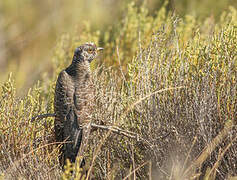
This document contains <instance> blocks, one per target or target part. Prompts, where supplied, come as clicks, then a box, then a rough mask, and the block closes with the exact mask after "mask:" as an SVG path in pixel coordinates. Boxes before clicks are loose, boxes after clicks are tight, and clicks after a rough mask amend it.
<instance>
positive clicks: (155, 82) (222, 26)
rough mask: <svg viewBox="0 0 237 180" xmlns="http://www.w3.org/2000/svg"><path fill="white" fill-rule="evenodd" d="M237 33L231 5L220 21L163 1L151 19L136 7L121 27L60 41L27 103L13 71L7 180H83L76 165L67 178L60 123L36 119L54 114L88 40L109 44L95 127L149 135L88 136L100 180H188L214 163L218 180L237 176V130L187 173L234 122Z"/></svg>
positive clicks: (100, 71) (4, 131)
mask: <svg viewBox="0 0 237 180" xmlns="http://www.w3.org/2000/svg"><path fill="white" fill-rule="evenodd" d="M236 27H237V11H236V9H235V8H233V7H230V9H229V11H227V12H223V14H222V16H221V18H220V21H218V22H215V19H214V18H212V17H209V18H206V19H205V20H204V21H200V20H199V19H197V18H195V17H193V16H190V15H189V16H188V15H187V16H185V17H184V18H178V17H177V16H175V15H171V13H168V12H166V5H165V6H163V7H162V8H161V9H160V10H159V11H158V12H157V13H156V14H155V15H154V16H151V15H150V14H149V11H148V9H147V8H145V5H142V6H141V7H140V8H138V7H137V6H135V4H134V3H131V4H129V5H128V7H127V10H126V13H125V15H124V18H123V21H122V22H121V23H120V24H118V25H115V26H112V27H111V28H110V29H108V30H105V32H102V31H94V30H93V29H92V28H91V26H90V24H89V23H85V24H84V29H83V31H80V32H78V31H77V30H76V31H75V33H73V34H70V33H69V34H64V35H62V37H61V39H60V40H59V41H58V42H57V45H56V47H55V49H54V54H53V57H52V74H53V75H50V74H49V73H47V72H45V73H44V74H42V76H41V77H42V78H41V79H42V81H40V82H38V83H37V84H36V85H34V86H33V87H32V88H31V89H29V90H28V93H27V94H26V95H25V96H24V97H18V96H17V95H16V91H17V87H16V86H15V85H14V79H13V78H12V75H11V74H10V76H9V79H8V80H7V81H6V82H5V83H3V84H2V85H1V89H0V114H1V116H0V142H1V145H0V174H1V176H0V178H2V177H5V178H8V179H11V178H16V177H18V178H22V179H47V178H48V179H59V178H62V179H70V178H71V176H72V175H74V177H75V176H76V177H77V178H78V179H79V178H80V176H82V174H83V173H82V170H81V169H79V168H78V167H77V166H74V165H71V164H70V163H68V165H67V166H66V170H65V172H64V173H62V172H61V170H60V167H59V163H58V161H57V156H58V148H56V145H55V143H54V138H53V118H47V119H44V120H36V121H34V122H31V118H32V117H33V116H35V115H37V114H44V113H53V96H54V86H55V81H56V78H57V74H58V73H59V72H60V71H61V70H62V69H63V68H65V67H66V66H67V65H68V64H70V63H71V59H72V55H73V50H74V48H75V47H76V46H78V45H80V44H81V43H84V42H85V41H93V42H95V43H96V44H98V45H101V46H103V47H104V48H105V51H104V53H103V54H102V55H101V56H100V57H99V59H98V60H97V61H96V60H95V64H92V66H93V81H94V84H95V88H96V94H95V96H96V98H95V101H96V105H97V106H96V108H95V109H94V112H92V113H93V122H94V123H100V122H101V121H103V123H104V124H106V125H119V126H120V127H121V128H123V129H126V130H129V131H132V132H134V133H137V134H139V135H140V136H141V137H142V139H143V140H134V139H128V138H126V137H123V136H120V135H112V136H111V135H109V134H108V136H106V135H105V134H106V132H103V131H97V132H94V133H93V134H91V139H90V147H89V149H88V151H87V154H86V160H87V161H89V165H90V167H89V169H90V170H91V169H92V171H90V172H91V173H92V174H93V175H94V176H95V177H96V178H97V179H102V178H108V179H113V178H119V179H121V178H122V177H126V176H127V175H128V174H130V175H129V176H130V177H132V176H136V177H137V178H140V179H145V178H148V176H153V177H154V178H155V177H157V176H159V177H160V179H172V178H176V179H178V178H179V179H184V178H190V177H194V176H196V177H198V176H201V177H203V176H206V174H207V173H208V172H210V171H211V169H212V168H213V167H216V169H215V170H212V174H215V176H216V177H217V178H223V177H224V178H227V176H229V175H231V176H236V174H237V171H236V166H237V164H236V162H237V157H236V154H237V152H236V149H237V148H236V147H237V143H236V139H233V138H234V137H235V135H236V127H235V128H233V129H231V131H230V132H229V134H228V136H227V137H224V138H225V141H221V142H220V143H219V144H217V145H216V148H215V149H214V150H213V151H212V152H210V153H211V156H208V157H207V158H203V159H202V162H201V163H200V165H199V166H198V167H196V168H197V169H195V171H191V172H189V173H186V170H187V169H188V167H189V166H190V165H192V164H195V163H194V162H195V159H196V158H197V157H198V155H199V154H201V153H202V152H204V151H205V148H206V147H207V146H208V145H210V144H211V142H212V140H213V139H214V138H215V137H216V136H218V135H220V133H221V132H222V129H223V128H224V126H225V123H226V122H230V121H231V122H232V123H233V124H236V122H237V120H236V112H237V104H236V102H237V97H236V94H237V86H236V83H237V82H236V76H237V74H236V72H237V50H236V44H237V28H236ZM102 64H104V65H102ZM111 66H112V67H111ZM160 90H161V91H160ZM110 133H111V132H110ZM144 139H145V140H144ZM227 150H228V151H227ZM222 152H225V156H222V155H221V153H222ZM220 157H224V158H220ZM148 161H149V162H150V163H148ZM92 162H93V163H92ZM149 164H152V166H150V167H149ZM91 167H93V168H91ZM71 170H74V172H75V173H74V174H71ZM133 171H136V173H134V172H133ZM213 171H214V172H213ZM164 172H166V173H164ZM155 174H156V175H155Z"/></svg>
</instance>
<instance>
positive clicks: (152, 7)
mask: <svg viewBox="0 0 237 180" xmlns="http://www.w3.org/2000/svg"><path fill="white" fill-rule="evenodd" d="M130 2H131V0H124V1H117V0H79V1H78V0H67V1H65V0H57V1H55V0H47V1H46V0H44V1H37V0H21V1H19V0H1V1H0V82H3V81H4V80H6V78H7V76H8V74H9V72H13V76H14V77H15V80H16V86H17V87H18V88H19V89H26V88H28V87H30V86H31V85H32V84H33V83H35V82H37V80H38V79H39V76H40V74H41V73H42V72H47V71H50V69H51V64H52V61H51V59H52V56H53V51H54V48H55V46H56V43H57V41H58V39H59V38H60V37H61V36H62V34H64V33H69V34H70V33H75V32H80V30H81V28H82V26H83V25H84V24H86V23H88V24H89V25H90V26H91V29H92V30H94V31H100V32H102V34H103V30H107V29H109V28H110V27H111V26H114V25H115V24H116V23H119V22H120V21H121V19H122V18H123V16H124V13H125V12H126V8H127V4H128V3H130ZM143 2H144V1H142V0H140V1H135V3H136V5H137V6H139V5H141V4H143ZM167 3H168V5H167V7H166V8H167V10H169V11H172V12H175V14H176V15H178V16H179V17H182V16H185V15H187V14H190V15H193V16H195V17H196V18H198V19H203V18H206V17H213V18H215V19H216V20H218V18H219V17H220V14H221V13H222V12H223V11H224V10H228V7H229V6H230V5H231V6H234V7H237V1H236V0H191V1H190V0H169V1H167ZM145 4H146V6H147V7H148V9H149V14H150V15H153V14H154V13H155V12H157V10H159V8H161V6H162V5H163V4H164V0H147V1H146V2H145ZM78 36H80V33H78Z"/></svg>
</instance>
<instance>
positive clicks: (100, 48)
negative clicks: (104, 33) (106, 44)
mask: <svg viewBox="0 0 237 180" xmlns="http://www.w3.org/2000/svg"><path fill="white" fill-rule="evenodd" d="M103 49H104V48H102V47H98V48H97V49H96V51H102V50H103Z"/></svg>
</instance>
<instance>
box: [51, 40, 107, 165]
mask: <svg viewBox="0 0 237 180" xmlns="http://www.w3.org/2000/svg"><path fill="white" fill-rule="evenodd" d="M101 50H103V48H101V47H97V46H96V45H95V43H85V44H83V45H81V46H79V47H77V48H76V49H75V51H74V55H73V58H72V62H71V64H70V65H69V66H68V67H67V68H65V69H64V70H62V71H61V72H60V73H59V75H58V78H57V81H56V86H55V96H54V111H55V121H54V131H55V138H56V142H58V144H60V147H59V150H60V154H59V163H60V166H61V167H62V168H63V169H64V166H65V164H66V161H67V159H68V160H69V161H70V162H71V163H75V161H76V157H77V156H78V153H79V150H80V153H81V155H82V156H83V151H84V150H85V146H86V144H87V142H88V138H89V137H88V136H89V132H90V123H91V112H92V108H93V98H94V88H93V83H92V80H91V70H90V63H91V62H92V61H93V59H95V58H96V57H97V56H98V54H99V51H101ZM83 146H84V149H83V148H82V147H83ZM83 163H84V164H85V162H84V159H83V162H81V163H80V166H83Z"/></svg>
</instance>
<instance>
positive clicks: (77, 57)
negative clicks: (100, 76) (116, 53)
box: [73, 43, 103, 63]
mask: <svg viewBox="0 0 237 180" xmlns="http://www.w3.org/2000/svg"><path fill="white" fill-rule="evenodd" d="M101 50H103V48H101V47H96V45H95V44H94V43H86V44H83V45H81V46H79V47H77V48H76V49H75V51H74V56H73V60H74V61H75V62H81V61H88V62H89V63H90V62H91V61H92V60H93V59H95V58H96V57H97V55H98V52H99V51H101Z"/></svg>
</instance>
